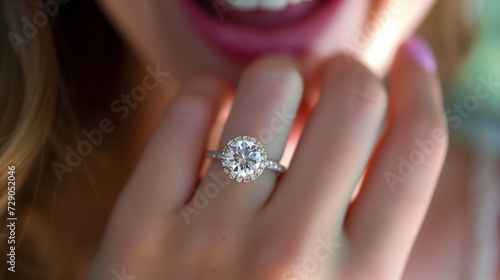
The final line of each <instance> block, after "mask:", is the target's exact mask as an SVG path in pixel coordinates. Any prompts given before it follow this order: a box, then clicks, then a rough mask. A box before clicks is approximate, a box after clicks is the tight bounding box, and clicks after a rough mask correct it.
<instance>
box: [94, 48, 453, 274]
mask: <svg viewBox="0 0 500 280" xmlns="http://www.w3.org/2000/svg"><path fill="white" fill-rule="evenodd" d="M419 44H420V42H418V41H417V42H415V39H414V40H413V42H411V43H407V44H406V45H404V46H403V47H402V48H401V49H400V50H399V52H398V54H397V56H396V60H395V62H394V65H393V67H392V70H391V73H390V78H389V88H390V98H388V95H387V94H386V91H385V89H384V87H383V85H382V83H381V82H380V81H379V79H378V78H377V77H375V76H374V75H373V74H372V73H371V72H370V71H368V70H367V69H366V68H364V67H363V66H362V65H361V64H359V63H356V62H351V63H347V62H346V60H345V58H344V57H342V56H339V57H336V58H334V59H332V60H331V62H329V63H328V65H327V67H326V69H327V70H326V71H325V73H324V85H323V88H322V94H321V97H320V100H319V102H318V105H317V106H316V108H315V109H314V112H313V113H312V115H311V117H310V119H309V120H308V122H307V125H306V128H305V130H304V131H303V134H302V136H301V139H300V143H299V145H298V147H297V149H296V152H295V155H294V157H293V160H292V161H291V163H290V167H289V170H288V171H287V172H286V173H285V175H284V176H282V177H281V178H280V179H279V180H278V179H277V176H276V174H275V173H274V172H272V171H269V170H265V171H264V173H263V174H262V176H261V177H259V178H258V179H257V180H256V181H253V182H250V183H237V182H234V181H231V180H229V178H228V177H227V176H226V175H225V173H223V171H222V167H221V165H220V162H219V161H214V162H213V163H212V164H211V165H210V167H209V169H208V171H207V172H206V174H205V175H204V176H203V178H202V179H201V180H199V179H198V177H199V176H198V174H199V173H200V163H201V161H202V159H203V157H204V153H205V149H206V143H207V139H208V136H209V133H210V131H211V127H212V125H213V123H214V119H215V118H216V116H217V114H218V112H219V110H220V106H221V104H223V103H224V102H225V100H228V98H229V97H228V94H227V93H228V92H229V91H230V90H231V89H230V88H229V87H228V86H227V85H225V84H224V83H222V82H221V81H219V80H217V79H214V78H198V79H195V80H193V81H192V82H191V83H190V85H188V86H187V87H186V88H185V89H184V90H183V92H182V93H181V94H179V95H178V96H177V97H176V99H175V100H174V101H173V103H172V104H171V106H170V107H169V109H168V111H167V112H166V114H165V116H164V118H163V120H162V122H161V124H160V125H159V127H158V128H157V131H156V133H155V135H154V136H153V138H152V139H151V141H150V143H149V145H148V147H147V148H146V150H145V152H144V154H143V156H142V158H141V160H140V162H139V163H138V165H137V167H136V169H135V171H134V173H133V174H132V176H131V178H130V180H129V182H128V184H127V185H126V186H125V189H124V191H123V193H122V194H121V196H120V198H119V200H118V202H117V204H116V206H115V209H114V212H113V215H112V217H111V219H110V221H109V224H108V228H107V232H106V235H105V237H104V239H103V242H102V245H101V249H100V252H99V254H98V257H97V258H96V260H95V262H94V266H93V269H92V272H91V275H90V276H89V278H90V279H110V278H112V277H113V274H112V273H111V271H113V272H114V273H118V274H119V275H122V277H123V278H122V279H127V278H125V276H127V275H128V276H135V277H136V278H135V279H176V280H177V279H182V280H188V279H280V280H281V279H283V280H285V279H321V280H323V279H325V280H326V279H346V280H351V279H370V280H378V279H383V280H391V279H400V278H401V275H402V273H403V270H404V268H405V265H406V260H407V258H408V255H409V253H410V250H411V248H412V244H413V242H414V240H415V237H416V235H417V233H418V231H419V228H420V226H421V223H422V220H423V218H424V216H425V213H426V210H427V207H428V204H429V201H430V199H431V197H432V193H433V191H434V187H435V184H436V181H437V178H438V176H439V173H440V169H441V166H442V163H443V159H444V156H445V153H446V149H447V135H446V131H447V130H446V121H445V118H444V114H443V112H442V104H441V102H442V101H441V92H440V85H439V82H438V79H437V77H436V75H435V74H434V71H433V69H432V65H430V64H429V60H428V59H427V60H425V57H423V58H422V56H421V53H419V52H421V51H422V50H419V47H418V46H420V48H422V46H421V44H420V45H419ZM416 46H417V47H416ZM427 58H428V56H427ZM302 91H303V82H302V78H301V75H300V73H299V71H298V70H297V66H296V65H295V63H294V62H293V61H292V60H290V59H289V58H286V57H282V56H267V57H264V58H261V59H259V60H258V61H256V62H254V63H253V64H252V65H251V66H249V68H248V69H247V70H246V71H245V73H244V75H243V77H242V79H241V81H240V84H239V85H238V88H237V91H236V96H235V100H234V104H233V107H232V111H231V113H230V115H229V117H228V120H227V123H226V125H225V128H224V131H223V133H222V137H221V141H220V145H219V148H220V149H222V147H223V146H224V145H225V144H226V143H227V142H228V140H229V139H231V138H233V137H236V136H244V135H248V136H252V137H256V138H259V136H262V135H264V134H263V132H262V131H263V129H265V128H269V129H270V131H271V132H272V137H269V139H267V141H263V144H264V146H265V147H266V150H267V152H268V157H269V158H270V159H273V160H279V159H280V158H281V156H282V153H283V150H284V147H285V144H286V142H287V139H288V136H289V133H290V130H291V128H292V121H291V120H290V121H288V122H287V121H281V122H279V121H278V120H273V119H276V114H277V113H276V112H277V111H276V110H278V111H280V110H286V114H291V115H292V116H293V115H295V114H296V112H297V108H298V106H299V103H300V101H301V97H302ZM388 100H389V101H388ZM386 108H387V110H386ZM386 111H387V121H386V125H385V130H384V131H383V135H382V137H381V138H380V140H379V133H380V129H381V127H382V126H383V124H384V118H385V116H386ZM282 119H283V118H282ZM259 140H261V139H259ZM365 171H366V173H365V176H364V179H363V180H362V183H361V188H360V189H359V194H358V195H357V196H356V197H355V199H354V200H353V201H352V202H351V197H352V194H353V192H354V190H355V186H356V185H357V183H358V182H359V181H360V178H361V177H362V175H363V174H364V172H365ZM195 188H197V189H196V190H195V191H193V189H195ZM182 205H183V206H182ZM180 206H182V207H180ZM123 273H125V276H124V275H123ZM130 279H131V278H130Z"/></svg>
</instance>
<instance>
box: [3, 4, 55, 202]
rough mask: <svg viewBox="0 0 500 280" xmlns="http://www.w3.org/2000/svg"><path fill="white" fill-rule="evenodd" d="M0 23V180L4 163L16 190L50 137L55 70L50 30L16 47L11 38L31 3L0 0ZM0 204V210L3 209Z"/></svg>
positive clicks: (15, 34) (42, 29)
mask: <svg viewBox="0 0 500 280" xmlns="http://www.w3.org/2000/svg"><path fill="white" fill-rule="evenodd" d="M0 5H2V9H1V10H2V11H4V13H3V15H2V19H3V24H2V25H1V26H0V38H1V39H0V40H1V41H0V43H1V54H0V56H1V60H0V61H1V63H0V73H1V76H0V112H2V115H1V121H0V139H1V141H2V143H1V144H2V145H1V146H0V170H1V171H0V182H6V181H7V176H8V174H7V172H6V170H7V166H15V168H16V173H15V177H16V189H17V192H19V191H20V187H21V186H23V182H24V181H25V180H26V179H27V177H28V175H29V173H30V171H31V168H32V166H33V164H34V162H35V159H36V158H37V157H38V156H39V154H40V151H41V149H42V147H43V145H44V143H45V142H46V140H47V137H48V136H49V133H50V129H51V126H52V122H53V120H54V113H55V108H56V104H57V94H58V89H59V87H60V85H59V81H60V80H59V78H60V76H59V69H58V67H57V63H55V62H56V61H57V56H56V53H55V48H54V42H53V40H52V31H51V29H50V28H40V29H39V30H38V34H37V36H34V37H33V38H24V40H26V41H28V42H27V43H24V44H23V45H22V46H20V47H19V49H17V52H16V49H15V48H14V46H15V45H14V44H13V43H14V40H15V39H16V38H17V39H20V38H19V37H15V36H22V35H20V34H23V33H22V30H21V25H20V24H19V19H20V18H21V17H23V16H24V15H26V14H29V13H28V11H29V10H30V7H29V6H28V5H27V4H26V3H24V2H21V1H2V3H1V4H0ZM0 199H1V205H5V204H6V199H7V186H6V185H5V184H2V186H1V191H0ZM5 208H6V207H2V208H1V210H0V211H5Z"/></svg>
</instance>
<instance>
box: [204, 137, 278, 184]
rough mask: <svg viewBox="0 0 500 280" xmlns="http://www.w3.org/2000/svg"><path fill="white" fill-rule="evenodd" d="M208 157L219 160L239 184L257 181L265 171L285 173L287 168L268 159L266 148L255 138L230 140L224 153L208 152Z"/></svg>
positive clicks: (230, 176)
mask: <svg viewBox="0 0 500 280" xmlns="http://www.w3.org/2000/svg"><path fill="white" fill-rule="evenodd" d="M206 156H207V157H209V158H212V159H219V160H220V161H221V163H222V167H223V168H224V171H225V172H226V174H227V175H228V176H229V178H231V179H232V180H235V181H237V182H250V181H253V180H255V179H257V178H258V177H259V176H260V175H261V174H262V172H264V169H266V168H268V169H270V170H273V171H275V172H278V173H284V172H285V168H284V167H283V166H282V165H280V164H278V163H277V162H275V161H272V160H268V159H267V153H266V150H265V149H264V146H263V145H262V144H261V143H260V142H259V141H257V140H256V139H255V138H252V137H248V136H238V137H236V138H233V139H231V140H229V142H228V143H227V144H226V146H224V149H222V152H207V155H206Z"/></svg>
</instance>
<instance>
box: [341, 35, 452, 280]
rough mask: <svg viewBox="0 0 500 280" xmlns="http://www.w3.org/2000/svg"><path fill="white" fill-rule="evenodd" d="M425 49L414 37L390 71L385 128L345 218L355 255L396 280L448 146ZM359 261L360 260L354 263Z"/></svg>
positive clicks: (438, 94) (438, 93) (432, 68)
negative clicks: (357, 194)
mask: <svg viewBox="0 0 500 280" xmlns="http://www.w3.org/2000/svg"><path fill="white" fill-rule="evenodd" d="M433 63H434V62H433V55H432V53H431V50H430V48H429V47H428V46H427V45H426V43H424V42H423V41H422V40H421V39H418V38H416V37H415V38H414V39H411V40H409V41H408V42H407V43H406V44H405V45H404V46H402V47H401V48H400V50H399V52H398V54H397V57H396V60H395V63H394V65H393V68H392V70H391V73H390V79H389V84H390V90H391V98H390V104H389V115H388V128H387V131H386V132H385V134H384V136H383V138H382V140H381V142H380V144H379V145H378V148H377V151H376V153H375V154H374V157H373V160H372V161H371V163H370V165H369V167H368V170H367V174H366V177H365V180H364V183H363V185H362V188H361V191H360V193H359V196H358V197H357V199H356V200H355V202H354V203H353V205H352V208H351V209H350V211H349V215H348V218H347V221H346V228H347V232H348V234H349V236H350V238H351V240H352V242H353V244H354V246H355V248H356V250H355V251H357V253H356V254H355V257H361V258H362V259H363V260H365V261H366V262H369V265H371V266H372V267H373V268H376V271H378V272H381V273H384V274H385V273H387V275H386V276H387V277H384V276H383V275H377V276H380V277H382V278H383V279H400V277H401V273H402V268H404V264H405V263H406V259H407V257H408V254H409V253H410V250H411V247H412V244H413V242H414V239H415V237H416V235H417V233H418V231H419V228H420V225H421V223H422V220H423V218H424V216H425V213H426V211H427V207H428V205H429V202H430V199H431V196H432V194H433V191H434V187H435V185H436V182H437V179H438V176H439V173H440V170H441V167H442V164H443V160H444V157H445V154H446V150H447V128H446V121H445V118H444V114H443V112H442V102H441V90H440V85H439V82H438V78H437V76H436V74H435V66H434V65H433ZM358 264H359V263H358Z"/></svg>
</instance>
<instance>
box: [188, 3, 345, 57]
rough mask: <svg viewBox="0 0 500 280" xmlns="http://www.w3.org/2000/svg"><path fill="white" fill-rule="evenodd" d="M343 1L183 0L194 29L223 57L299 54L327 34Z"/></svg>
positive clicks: (303, 52) (308, 49) (307, 50)
mask: <svg viewBox="0 0 500 280" xmlns="http://www.w3.org/2000/svg"><path fill="white" fill-rule="evenodd" d="M343 2H345V1H344V0H179V3H180V5H181V7H182V8H183V10H184V11H185V13H186V14H187V16H188V18H189V20H190V22H191V23H192V25H193V27H194V28H195V30H197V31H198V33H199V34H200V36H201V37H203V38H204V39H205V40H206V41H207V42H208V43H209V44H210V45H211V46H212V47H213V48H214V49H216V50H217V51H218V52H220V53H222V54H223V55H225V56H229V57H232V58H234V59H237V60H240V61H249V60H252V59H253V58H255V57H257V56H259V55H262V54H264V53H270V52H274V53H285V54H288V55H292V56H295V57H300V56H302V55H304V54H306V53H307V52H309V51H310V46H311V45H312V44H313V43H314V41H316V39H317V38H319V37H320V36H321V35H323V34H325V32H326V30H327V29H328V26H329V24H330V23H331V22H332V21H333V20H334V18H335V15H336V14H337V13H338V11H339V10H340V8H341V6H342V5H341V4H342V3H343Z"/></svg>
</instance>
